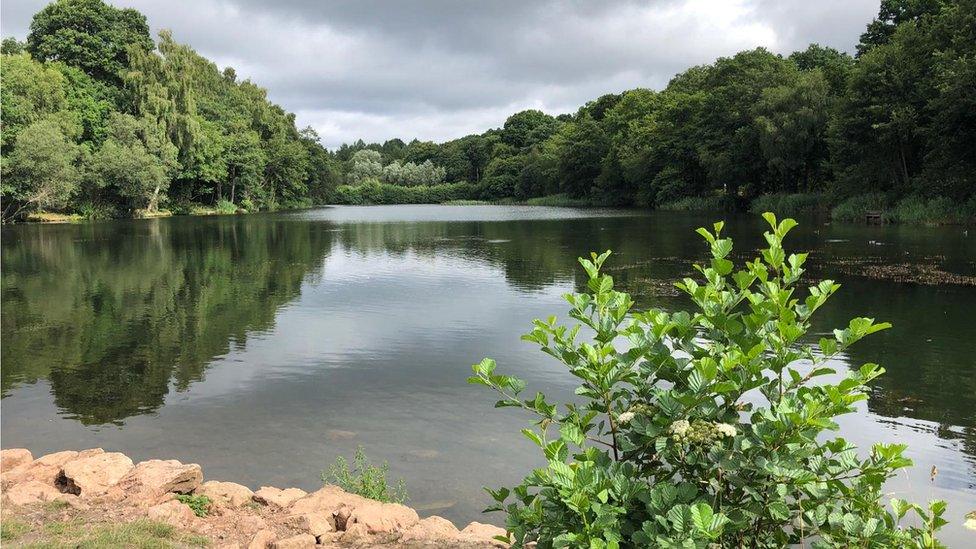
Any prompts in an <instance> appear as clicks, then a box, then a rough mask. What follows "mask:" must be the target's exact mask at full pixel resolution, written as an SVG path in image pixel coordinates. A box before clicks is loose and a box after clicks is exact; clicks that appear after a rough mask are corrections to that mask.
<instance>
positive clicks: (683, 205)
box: [658, 196, 735, 212]
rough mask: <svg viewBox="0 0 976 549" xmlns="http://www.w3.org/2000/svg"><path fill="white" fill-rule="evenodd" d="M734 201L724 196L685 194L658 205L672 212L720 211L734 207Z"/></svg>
mask: <svg viewBox="0 0 976 549" xmlns="http://www.w3.org/2000/svg"><path fill="white" fill-rule="evenodd" d="M734 206H735V205H734V203H733V202H732V201H731V200H730V199H729V198H728V197H725V196H687V197H685V198H681V199H678V200H675V201H672V202H665V203H664V204H661V205H659V206H658V208H660V209H662V210H668V211H674V212H720V211H729V210H732V209H734Z"/></svg>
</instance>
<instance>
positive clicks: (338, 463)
mask: <svg viewBox="0 0 976 549" xmlns="http://www.w3.org/2000/svg"><path fill="white" fill-rule="evenodd" d="M389 471H390V464H389V463H387V462H385V461H384V462H383V465H381V466H379V467H376V466H374V465H373V464H371V463H370V461H369V458H367V457H366V451H365V450H363V447H362V446H360V447H358V448H356V457H355V458H353V467H352V468H350V467H349V462H348V461H346V458H344V457H343V456H339V457H337V458H336V460H335V463H333V464H332V465H331V466H330V467H329V472H328V474H326V473H325V472H323V473H322V481H323V482H331V483H333V484H335V485H337V486H339V487H340V488H342V489H343V490H345V491H347V492H350V493H353V494H358V495H360V496H363V497H364V498H369V499H375V500H377V501H383V502H386V503H403V502H405V501H407V487H406V484H404V482H403V479H399V480H397V482H396V484H394V485H393V486H390V484H389V483H388V482H387V480H386V475H387V473H389Z"/></svg>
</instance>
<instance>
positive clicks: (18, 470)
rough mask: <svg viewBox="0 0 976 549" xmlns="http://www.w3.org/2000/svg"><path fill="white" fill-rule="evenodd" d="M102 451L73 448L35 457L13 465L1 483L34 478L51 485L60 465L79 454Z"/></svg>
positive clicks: (12, 483) (58, 472)
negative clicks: (21, 463) (22, 463)
mask: <svg viewBox="0 0 976 549" xmlns="http://www.w3.org/2000/svg"><path fill="white" fill-rule="evenodd" d="M102 451H103V450H102V449H101V448H95V449H92V450H85V451H84V452H83V453H82V452H75V451H74V450H66V451H64V452H55V453H53V454H47V455H45V456H41V457H39V458H37V459H35V460H34V461H32V462H31V463H27V464H24V465H21V466H19V467H14V468H13V469H11V470H9V471H6V472H4V473H3V475H2V477H0V478H2V483H3V486H5V487H6V486H11V485H14V484H19V483H21V482H26V481H28V480H36V481H39V482H43V483H44V484H50V485H52V486H53V485H54V482H55V481H56V480H57V478H58V476H60V475H61V467H62V466H63V465H64V464H65V463H67V462H69V461H71V460H73V459H77V458H78V457H79V456H80V457H88V456H92V455H95V454H98V453H100V452H102ZM83 454H84V455H83Z"/></svg>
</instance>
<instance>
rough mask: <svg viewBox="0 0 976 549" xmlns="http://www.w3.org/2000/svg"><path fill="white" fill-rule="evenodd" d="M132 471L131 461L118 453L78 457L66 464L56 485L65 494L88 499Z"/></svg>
mask: <svg viewBox="0 0 976 549" xmlns="http://www.w3.org/2000/svg"><path fill="white" fill-rule="evenodd" d="M131 469H132V460H131V459H129V457H128V456H126V455H125V454H120V453H118V452H109V453H100V454H95V455H90V456H87V457H78V458H75V459H72V460H70V461H68V462H66V463H65V464H64V465H63V466H62V469H61V474H60V475H59V476H58V479H57V484H58V486H59V487H60V488H61V489H62V490H63V491H65V492H68V493H71V494H78V495H80V496H83V497H90V496H95V495H99V494H102V493H104V492H105V491H106V490H108V489H109V488H111V487H112V486H115V484H117V483H118V482H119V480H121V479H122V477H124V476H125V475H126V473H128V472H129V471H130V470H131Z"/></svg>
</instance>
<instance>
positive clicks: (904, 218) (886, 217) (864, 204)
mask: <svg viewBox="0 0 976 549" xmlns="http://www.w3.org/2000/svg"><path fill="white" fill-rule="evenodd" d="M869 211H878V212H881V219H882V220H883V221H885V222H886V223H905V224H908V225H949V224H957V223H976V197H973V198H970V199H969V200H968V201H967V202H957V201H953V200H952V199H950V198H946V197H936V198H923V197H920V196H908V197H905V198H902V199H901V200H899V201H898V202H897V203H895V204H892V203H891V201H889V200H888V198H887V197H886V196H885V195H883V194H880V193H874V194H864V195H859V196H853V197H851V198H848V199H847V200H844V201H843V202H841V203H840V204H838V205H837V206H836V207H835V208H834V209H833V210H832V211H831V214H830V215H831V217H832V218H833V219H834V220H835V221H847V222H852V223H863V222H864V220H865V217H866V214H867V212H869Z"/></svg>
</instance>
